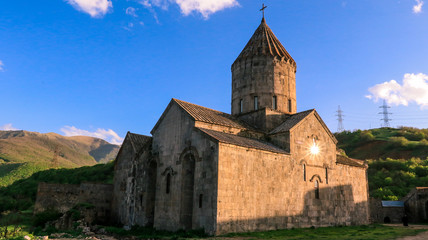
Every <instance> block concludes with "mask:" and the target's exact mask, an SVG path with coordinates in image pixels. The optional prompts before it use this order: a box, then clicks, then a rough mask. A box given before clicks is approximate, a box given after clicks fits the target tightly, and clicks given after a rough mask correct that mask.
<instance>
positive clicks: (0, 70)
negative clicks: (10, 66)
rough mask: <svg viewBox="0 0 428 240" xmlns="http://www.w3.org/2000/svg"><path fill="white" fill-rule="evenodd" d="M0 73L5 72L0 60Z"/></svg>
mask: <svg viewBox="0 0 428 240" xmlns="http://www.w3.org/2000/svg"><path fill="white" fill-rule="evenodd" d="M0 72H4V63H3V61H2V60H0Z"/></svg>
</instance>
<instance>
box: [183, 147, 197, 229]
mask: <svg viewBox="0 0 428 240" xmlns="http://www.w3.org/2000/svg"><path fill="white" fill-rule="evenodd" d="M181 181H182V183H181V216H180V219H181V225H182V226H183V228H184V229H185V230H190V229H192V220H193V193H194V185H195V184H194V182H195V156H194V155H193V154H191V153H188V154H186V155H185V156H184V158H183V161H182V172H181Z"/></svg>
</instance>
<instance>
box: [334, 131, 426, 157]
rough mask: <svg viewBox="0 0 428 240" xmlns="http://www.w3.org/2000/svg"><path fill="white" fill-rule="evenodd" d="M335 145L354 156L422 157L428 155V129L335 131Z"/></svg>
mask: <svg viewBox="0 0 428 240" xmlns="http://www.w3.org/2000/svg"><path fill="white" fill-rule="evenodd" d="M335 136H336V138H337V140H338V141H339V143H338V147H339V148H341V149H343V150H345V152H346V154H347V155H348V156H350V157H352V158H357V159H379V158H394V159H411V158H412V157H416V158H422V159H425V158H426V157H427V156H428V129H417V128H409V127H401V128H377V129H370V130H363V131H362V130H356V131H353V132H350V131H343V132H341V133H335Z"/></svg>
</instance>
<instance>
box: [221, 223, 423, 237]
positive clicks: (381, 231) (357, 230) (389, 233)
mask: <svg viewBox="0 0 428 240" xmlns="http://www.w3.org/2000/svg"><path fill="white" fill-rule="evenodd" d="M427 230H428V229H412V228H404V227H392V226H384V225H377V224H376V225H363V226H351V227H321V228H298V229H286V230H276V231H266V232H249V233H230V234H226V235H223V236H221V237H229V238H243V237H245V238H248V239H295V240H297V239H341V240H345V239H349V240H352V239H365V240H370V239H373V240H382V239H395V238H398V237H402V236H413V235H417V234H418V233H420V232H423V231H427Z"/></svg>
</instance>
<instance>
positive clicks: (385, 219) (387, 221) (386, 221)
mask: <svg viewBox="0 0 428 240" xmlns="http://www.w3.org/2000/svg"><path fill="white" fill-rule="evenodd" d="M383 223H391V218H389V217H388V216H386V217H385V218H384V219H383Z"/></svg>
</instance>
